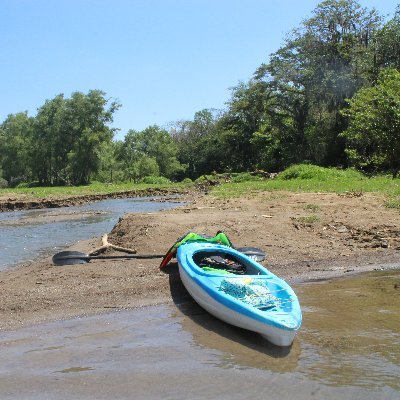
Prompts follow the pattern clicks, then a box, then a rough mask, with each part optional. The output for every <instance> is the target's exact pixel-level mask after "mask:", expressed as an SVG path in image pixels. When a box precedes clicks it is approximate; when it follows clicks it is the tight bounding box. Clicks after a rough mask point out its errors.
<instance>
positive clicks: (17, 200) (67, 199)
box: [0, 187, 189, 212]
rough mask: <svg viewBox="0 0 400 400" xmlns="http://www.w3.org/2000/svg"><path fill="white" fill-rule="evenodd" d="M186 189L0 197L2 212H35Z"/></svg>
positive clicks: (179, 191) (148, 189)
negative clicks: (40, 196)
mask: <svg viewBox="0 0 400 400" xmlns="http://www.w3.org/2000/svg"><path fill="white" fill-rule="evenodd" d="M188 192H189V191H188V190H187V189H185V188H174V187H170V188H142V189H129V190H120V191H115V192H113V191H111V192H107V193H95V194H80V195H49V196H46V197H42V198H38V197H37V198H34V197H32V196H31V195H27V194H23V193H18V194H17V193H12V194H6V195H4V194H3V195H0V212H5V211H18V210H34V209H43V208H60V207H71V206H78V205H83V204H87V203H92V202H95V201H100V200H106V199H124V198H129V197H154V196H176V195H180V196H183V195H187V194H188Z"/></svg>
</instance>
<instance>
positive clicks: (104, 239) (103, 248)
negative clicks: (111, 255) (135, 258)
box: [89, 234, 136, 256]
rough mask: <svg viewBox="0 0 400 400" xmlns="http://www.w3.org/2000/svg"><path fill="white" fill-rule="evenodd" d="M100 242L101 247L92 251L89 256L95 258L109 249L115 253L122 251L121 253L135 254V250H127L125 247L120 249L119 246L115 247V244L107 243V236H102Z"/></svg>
mask: <svg viewBox="0 0 400 400" xmlns="http://www.w3.org/2000/svg"><path fill="white" fill-rule="evenodd" d="M101 242H102V245H101V246H100V247H98V248H97V249H94V250H93V251H91V252H90V253H89V256H97V255H98V254H100V253H103V252H105V251H106V250H107V249H109V248H112V249H114V250H117V251H122V252H124V253H128V254H135V253H136V250H135V249H128V248H126V247H121V246H117V245H115V244H112V243H109V241H108V236H107V234H104V235H103V237H102V238H101Z"/></svg>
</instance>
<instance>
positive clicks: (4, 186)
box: [0, 178, 8, 189]
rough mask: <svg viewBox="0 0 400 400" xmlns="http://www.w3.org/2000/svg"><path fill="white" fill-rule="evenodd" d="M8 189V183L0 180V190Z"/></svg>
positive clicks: (2, 179)
mask: <svg viewBox="0 0 400 400" xmlns="http://www.w3.org/2000/svg"><path fill="white" fill-rule="evenodd" d="M6 187H8V182H7V181H6V180H5V179H4V178H0V189H4V188H6Z"/></svg>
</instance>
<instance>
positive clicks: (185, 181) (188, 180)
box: [182, 178, 193, 185]
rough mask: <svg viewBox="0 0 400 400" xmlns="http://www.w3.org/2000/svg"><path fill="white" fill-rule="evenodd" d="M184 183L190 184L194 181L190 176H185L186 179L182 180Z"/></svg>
mask: <svg viewBox="0 0 400 400" xmlns="http://www.w3.org/2000/svg"><path fill="white" fill-rule="evenodd" d="M182 183H183V184H184V185H190V184H192V183H193V181H192V180H191V179H190V178H185V179H184V180H183V181H182Z"/></svg>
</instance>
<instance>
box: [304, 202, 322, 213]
mask: <svg viewBox="0 0 400 400" xmlns="http://www.w3.org/2000/svg"><path fill="white" fill-rule="evenodd" d="M303 208H304V210H306V211H312V212H317V211H320V210H321V207H320V206H319V205H317V204H306V205H305V206H304V207H303Z"/></svg>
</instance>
